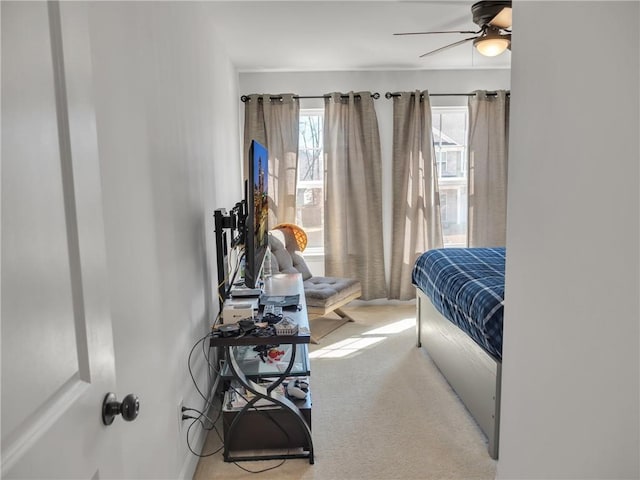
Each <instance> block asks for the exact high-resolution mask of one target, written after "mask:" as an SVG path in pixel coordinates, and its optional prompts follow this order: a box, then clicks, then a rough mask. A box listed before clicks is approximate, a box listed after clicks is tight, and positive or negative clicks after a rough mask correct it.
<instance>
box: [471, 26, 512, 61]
mask: <svg viewBox="0 0 640 480" xmlns="http://www.w3.org/2000/svg"><path fill="white" fill-rule="evenodd" d="M510 37H511V36H510V35H500V32H499V31H495V30H493V29H492V30H489V31H488V32H487V33H486V34H485V35H483V36H481V37H478V38H476V39H475V40H474V41H473V46H474V47H476V49H477V50H478V52H480V53H481V54H482V55H484V56H485V57H495V56H497V55H500V54H501V53H502V52H504V51H505V50H506V49H507V48H509V43H511V38H510Z"/></svg>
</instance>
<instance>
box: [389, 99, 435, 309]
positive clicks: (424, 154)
mask: <svg viewBox="0 0 640 480" xmlns="http://www.w3.org/2000/svg"><path fill="white" fill-rule="evenodd" d="M392 163H393V179H392V181H393V229H392V238H391V271H390V280H389V298H391V299H399V300H409V299H412V298H415V288H414V287H413V285H412V283H411V271H412V269H413V264H414V263H415V261H416V259H417V258H418V256H419V255H420V254H421V253H423V252H424V251H426V250H430V249H432V248H441V247H442V224H441V219H440V201H439V193H438V174H437V168H436V159H435V153H434V148H433V127H432V119H431V103H430V101H429V92H427V91H423V92H419V91H415V92H401V93H400V94H399V95H398V96H395V97H393V154H392Z"/></svg>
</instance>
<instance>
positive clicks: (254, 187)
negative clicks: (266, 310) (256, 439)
mask: <svg viewBox="0 0 640 480" xmlns="http://www.w3.org/2000/svg"><path fill="white" fill-rule="evenodd" d="M268 158H269V155H268V152H267V149H266V148H265V147H264V146H263V145H261V144H260V143H258V142H257V141H255V140H252V141H251V145H250V147H249V169H248V170H249V171H248V182H247V188H246V193H245V196H246V198H245V200H246V204H247V222H246V235H245V270H244V283H245V286H247V287H249V288H255V287H256V286H257V284H258V283H259V280H260V272H261V270H262V263H263V262H264V257H265V254H266V252H267V248H268V246H269V235H268V232H269V225H268V221H267V218H268V216H269V200H268V191H267V185H268V176H269V166H268Z"/></svg>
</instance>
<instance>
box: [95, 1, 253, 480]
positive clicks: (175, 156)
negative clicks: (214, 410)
mask: <svg viewBox="0 0 640 480" xmlns="http://www.w3.org/2000/svg"><path fill="white" fill-rule="evenodd" d="M209 20H210V19H209V17H208V13H207V10H206V4H204V3H201V4H199V3H191V2H135V3H134V2H131V3H128V2H122V3H121V2H117V3H116V2H91V37H92V38H91V40H92V54H93V62H94V72H93V73H94V78H95V96H96V101H97V128H98V141H99V150H100V161H101V171H102V183H103V185H102V187H103V195H104V205H105V224H106V225H105V228H106V240H107V255H108V266H109V275H110V295H111V304H112V308H113V311H112V314H113V324H114V341H115V352H116V370H117V385H118V391H117V394H118V397H119V398H122V397H123V396H124V395H125V394H127V393H130V392H133V393H136V394H138V395H139V397H140V401H141V410H140V416H139V418H138V419H137V420H136V421H135V422H133V423H130V424H125V423H124V422H116V423H114V425H113V426H112V427H111V428H114V429H119V430H120V431H119V432H118V436H119V438H121V441H122V442H123V444H124V448H123V450H124V452H125V459H124V464H125V471H126V473H127V475H128V477H130V478H177V477H179V476H184V477H188V478H190V477H191V475H192V473H193V471H194V469H195V466H196V464H197V461H198V458H197V457H195V456H193V455H191V454H190V453H189V452H188V450H187V446H186V442H185V434H186V426H187V425H188V424H187V423H184V424H182V423H181V422H180V421H179V420H178V416H179V414H178V410H179V405H180V403H181V402H184V404H185V405H187V406H191V407H196V408H202V406H203V403H204V402H203V400H202V399H200V398H199V397H198V395H197V393H196V391H195V389H194V387H193V385H192V383H191V380H190V378H189V372H188V369H187V355H188V354H189V351H190V349H191V347H192V345H193V344H194V343H195V342H196V340H198V339H199V338H201V337H203V336H204V335H205V334H206V333H207V331H208V328H209V326H210V325H211V323H212V321H213V318H214V317H215V315H216V313H217V300H216V291H217V290H216V283H217V276H216V275H217V274H216V269H215V244H214V238H213V211H214V209H215V208H219V207H225V208H228V207H231V206H233V204H234V203H235V202H236V201H238V200H239V199H240V198H241V195H242V189H241V185H242V182H241V175H240V152H239V148H238V147H239V140H238V105H237V97H238V95H239V92H238V88H237V73H236V72H235V70H234V68H233V66H232V65H231V63H230V61H229V59H228V57H227V56H226V54H225V52H224V51H222V50H221V48H220V47H219V46H218V42H217V40H216V38H215V36H214V33H213V29H212V27H211V24H210V21H209ZM192 364H193V367H194V369H195V372H196V376H197V378H198V379H199V380H200V381H201V383H200V385H201V387H202V388H204V387H205V386H206V382H204V379H205V371H206V370H205V363H204V360H203V356H202V354H201V350H200V349H198V351H197V355H196V356H195V357H194V361H193V362H192ZM194 430H196V431H197V429H194ZM197 440H198V439H197V438H195V437H194V441H193V445H194V448H196V449H197V448H198V447H199V444H198V441H197Z"/></svg>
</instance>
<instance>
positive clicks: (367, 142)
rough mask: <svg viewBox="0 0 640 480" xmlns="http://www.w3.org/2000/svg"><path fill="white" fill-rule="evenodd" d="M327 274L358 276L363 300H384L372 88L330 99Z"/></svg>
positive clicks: (327, 111)
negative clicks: (370, 90)
mask: <svg viewBox="0 0 640 480" xmlns="http://www.w3.org/2000/svg"><path fill="white" fill-rule="evenodd" d="M324 154H325V159H326V161H325V170H326V174H325V213H324V218H325V224H324V232H325V246H324V248H325V273H326V275H328V276H338V277H350V278H357V279H358V280H359V281H360V282H361V284H362V298H363V299H364V300H369V299H373V298H384V297H386V296H387V288H386V282H385V276H384V250H383V240H382V186H381V177H382V167H381V154H380V136H379V132H378V119H377V117H376V112H375V110H374V106H373V99H372V98H371V93H370V92H358V93H354V92H350V93H349V94H344V95H343V94H340V93H333V94H331V95H328V96H327V97H326V98H325V113H324Z"/></svg>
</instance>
